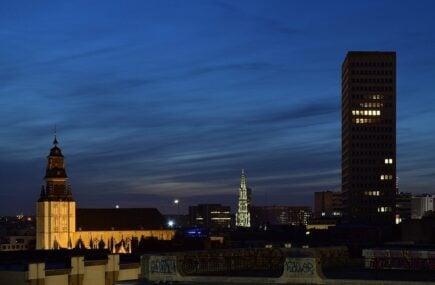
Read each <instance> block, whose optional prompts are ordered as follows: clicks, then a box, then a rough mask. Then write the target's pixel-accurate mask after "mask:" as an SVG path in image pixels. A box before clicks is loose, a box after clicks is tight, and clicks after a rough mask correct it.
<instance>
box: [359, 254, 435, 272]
mask: <svg viewBox="0 0 435 285" xmlns="http://www.w3.org/2000/svg"><path fill="white" fill-rule="evenodd" d="M363 256H364V258H365V266H366V268H369V269H401V270H435V252H433V251H426V250H412V251H411V250H393V249H392V250H389V249H386V250H383V249H365V250H364V251H363Z"/></svg>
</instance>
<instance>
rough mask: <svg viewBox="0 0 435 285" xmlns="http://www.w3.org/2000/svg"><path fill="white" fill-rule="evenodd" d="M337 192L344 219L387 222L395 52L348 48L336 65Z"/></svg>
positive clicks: (391, 194)
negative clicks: (339, 89) (339, 148)
mask: <svg viewBox="0 0 435 285" xmlns="http://www.w3.org/2000/svg"><path fill="white" fill-rule="evenodd" d="M341 163H342V191H343V199H344V201H343V202H344V214H345V218H346V219H347V220H350V221H353V222H363V223H377V224H379V223H380V224H385V223H393V222H394V213H395V191H396V53H395V52H349V53H348V54H347V56H346V58H345V60H344V62H343V65H342V161H341Z"/></svg>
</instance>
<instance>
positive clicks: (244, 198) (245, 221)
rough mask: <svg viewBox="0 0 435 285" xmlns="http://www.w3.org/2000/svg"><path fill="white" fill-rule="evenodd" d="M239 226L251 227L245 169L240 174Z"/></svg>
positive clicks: (237, 217)
mask: <svg viewBox="0 0 435 285" xmlns="http://www.w3.org/2000/svg"><path fill="white" fill-rule="evenodd" d="M236 226H237V227H245V228H249V227H251V215H250V213H249V209H248V188H247V186H246V176H245V170H244V169H242V173H241V174H240V188H239V208H238V210H237V213H236Z"/></svg>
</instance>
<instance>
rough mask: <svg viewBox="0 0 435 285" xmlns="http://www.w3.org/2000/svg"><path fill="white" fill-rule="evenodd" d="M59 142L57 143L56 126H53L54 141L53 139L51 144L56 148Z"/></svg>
mask: <svg viewBox="0 0 435 285" xmlns="http://www.w3.org/2000/svg"><path fill="white" fill-rule="evenodd" d="M58 143H59V142H58V141H57V130H56V125H54V139H53V144H54V145H55V146H57V144H58Z"/></svg>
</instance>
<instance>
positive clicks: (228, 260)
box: [178, 249, 284, 277]
mask: <svg viewBox="0 0 435 285" xmlns="http://www.w3.org/2000/svg"><path fill="white" fill-rule="evenodd" d="M283 263H284V257H283V255H282V253H281V251H279V250H276V249H230V250H221V251H204V252H194V253H186V254H184V255H183V256H181V257H180V259H179V260H178V268H179V272H180V274H181V275H184V276H192V275H196V276H204V275H205V276H261V277H279V276H281V275H282V272H283Z"/></svg>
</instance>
